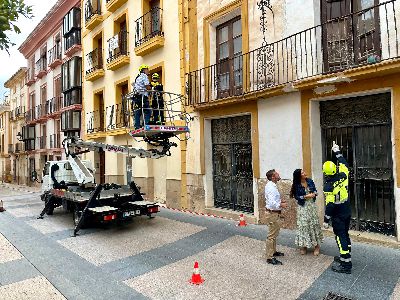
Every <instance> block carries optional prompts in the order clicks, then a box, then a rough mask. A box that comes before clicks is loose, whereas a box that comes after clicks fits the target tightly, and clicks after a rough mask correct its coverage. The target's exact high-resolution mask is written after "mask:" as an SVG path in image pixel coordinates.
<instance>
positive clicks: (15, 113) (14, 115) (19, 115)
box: [11, 106, 25, 121]
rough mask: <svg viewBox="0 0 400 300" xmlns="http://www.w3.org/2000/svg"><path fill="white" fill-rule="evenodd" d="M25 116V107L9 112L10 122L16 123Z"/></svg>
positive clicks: (18, 107)
mask: <svg viewBox="0 0 400 300" xmlns="http://www.w3.org/2000/svg"><path fill="white" fill-rule="evenodd" d="M24 116H25V106H17V107H16V108H15V109H13V110H12V112H11V121H16V120H18V119H20V118H23V117H24Z"/></svg>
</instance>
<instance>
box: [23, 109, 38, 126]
mask: <svg viewBox="0 0 400 300" xmlns="http://www.w3.org/2000/svg"><path fill="white" fill-rule="evenodd" d="M35 112H36V109H35V108H31V109H29V110H28V111H27V112H26V114H25V122H27V123H29V122H32V121H34V120H35V119H36V113H35Z"/></svg>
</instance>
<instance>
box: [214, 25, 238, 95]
mask: <svg viewBox="0 0 400 300" xmlns="http://www.w3.org/2000/svg"><path fill="white" fill-rule="evenodd" d="M241 54H242V22H241V19H240V17H238V18H234V19H232V20H230V21H228V22H226V23H224V24H222V25H220V26H218V27H217V73H218V97H220V98H221V97H228V96H232V95H237V94H240V93H241V92H242V85H243V78H242V76H243V75H242V71H243V57H242V56H241Z"/></svg>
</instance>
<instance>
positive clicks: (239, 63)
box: [233, 56, 243, 71]
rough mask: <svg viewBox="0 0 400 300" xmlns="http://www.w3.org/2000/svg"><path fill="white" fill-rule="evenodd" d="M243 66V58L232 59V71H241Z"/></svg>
mask: <svg viewBox="0 0 400 300" xmlns="http://www.w3.org/2000/svg"><path fill="white" fill-rule="evenodd" d="M242 66H243V57H242V56H239V57H235V58H234V59H233V70H235V71H236V70H241V69H242Z"/></svg>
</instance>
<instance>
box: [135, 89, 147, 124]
mask: <svg viewBox="0 0 400 300" xmlns="http://www.w3.org/2000/svg"><path fill="white" fill-rule="evenodd" d="M133 104H134V117H135V129H138V128H140V127H141V126H140V117H141V115H142V114H143V119H144V120H143V122H144V124H143V126H145V125H149V123H150V116H151V108H150V104H149V97H147V96H143V95H138V96H135V97H134V98H133Z"/></svg>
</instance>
